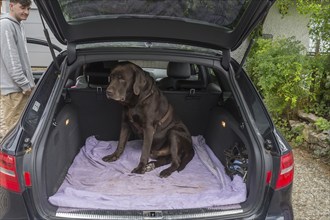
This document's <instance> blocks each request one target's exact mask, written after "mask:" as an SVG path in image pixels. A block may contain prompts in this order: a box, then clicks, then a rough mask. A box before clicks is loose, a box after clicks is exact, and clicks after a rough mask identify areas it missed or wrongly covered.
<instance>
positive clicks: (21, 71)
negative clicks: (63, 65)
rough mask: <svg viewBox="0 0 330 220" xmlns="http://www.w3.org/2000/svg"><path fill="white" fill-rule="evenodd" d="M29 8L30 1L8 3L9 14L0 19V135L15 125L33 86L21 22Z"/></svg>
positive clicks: (21, 0)
mask: <svg viewBox="0 0 330 220" xmlns="http://www.w3.org/2000/svg"><path fill="white" fill-rule="evenodd" d="M30 7H31V0H10V2H9V14H8V15H7V16H3V17H2V18H1V19H0V31H1V32H0V43H1V44H0V58H1V59H0V101H1V103H0V104H1V105H0V111H1V113H2V114H1V116H2V119H1V121H0V122H1V124H2V125H1V128H2V134H0V136H1V135H2V136H4V135H5V134H6V133H7V132H8V131H9V130H10V129H11V128H12V127H13V126H14V125H15V124H16V123H17V121H18V119H19V117H20V115H21V113H22V111H23V109H24V106H25V104H26V102H27V100H28V97H29V95H30V93H31V92H32V89H33V88H34V86H35V83H34V78H33V75H32V70H31V65H30V60H29V57H28V52H27V42H26V37H25V35H24V30H23V26H22V23H21V21H24V20H26V19H27V18H28V16H29V13H30Z"/></svg>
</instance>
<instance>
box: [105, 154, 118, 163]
mask: <svg viewBox="0 0 330 220" xmlns="http://www.w3.org/2000/svg"><path fill="white" fill-rule="evenodd" d="M118 158H119V157H118V156H117V155H115V154H111V155H108V156H105V157H103V158H102V160H103V161H104V162H113V161H116V160H118Z"/></svg>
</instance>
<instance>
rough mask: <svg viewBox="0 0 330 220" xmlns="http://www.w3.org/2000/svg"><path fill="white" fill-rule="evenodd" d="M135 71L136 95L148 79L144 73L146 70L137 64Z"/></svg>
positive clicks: (134, 85)
mask: <svg viewBox="0 0 330 220" xmlns="http://www.w3.org/2000/svg"><path fill="white" fill-rule="evenodd" d="M133 69H134V72H135V81H134V84H133V92H134V94H135V95H139V94H140V92H141V89H143V87H144V86H145V85H146V83H147V81H146V78H145V75H144V72H143V70H142V69H141V68H138V67H136V66H133Z"/></svg>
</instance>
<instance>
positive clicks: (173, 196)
mask: <svg viewBox="0 0 330 220" xmlns="http://www.w3.org/2000/svg"><path fill="white" fill-rule="evenodd" d="M117 143H118V142H117V141H100V140H97V139H96V138H95V137H94V136H91V137H89V138H87V140H86V144H85V146H84V147H82V149H81V150H80V152H79V153H78V155H77V156H76V157H75V159H74V161H73V163H72V165H71V167H70V168H69V170H68V173H67V175H66V178H65V180H64V181H63V183H62V185H61V186H60V188H59V189H58V191H57V192H56V193H55V194H54V195H53V196H51V197H50V198H49V201H50V203H51V204H53V205H56V206H59V207H69V208H82V209H108V210H160V209H161V210H165V209H185V208H203V207H215V206H219V205H229V204H237V203H240V202H243V201H245V199H246V185H245V183H244V182H243V180H242V178H241V177H239V176H235V177H234V179H233V181H231V180H230V178H229V177H228V176H227V175H226V174H225V169H224V166H223V165H222V164H221V162H220V161H219V160H218V159H217V157H216V156H215V155H214V154H213V152H212V151H211V149H210V148H209V147H208V146H207V145H206V143H205V140H204V138H203V137H202V136H195V137H193V146H194V149H195V152H196V153H195V156H194V158H193V159H192V161H190V163H189V164H188V165H187V166H186V168H185V169H184V170H182V171H181V172H174V173H172V174H171V175H170V176H169V177H167V178H160V177H159V173H160V172H161V171H162V170H163V169H165V168H166V167H167V166H169V165H167V166H162V167H159V168H157V169H155V170H153V171H151V172H147V173H145V174H133V173H131V171H132V170H133V169H134V168H135V167H136V166H137V165H138V163H139V159H140V155H141V146H142V141H141V140H134V141H129V142H128V143H127V145H126V148H125V151H124V153H123V154H122V156H121V157H120V158H119V159H118V160H117V161H115V162H111V163H106V162H104V161H102V158H103V157H104V156H105V155H109V154H111V153H112V152H114V150H115V149H116V148H117Z"/></svg>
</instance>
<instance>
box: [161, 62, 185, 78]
mask: <svg viewBox="0 0 330 220" xmlns="http://www.w3.org/2000/svg"><path fill="white" fill-rule="evenodd" d="M190 74H191V70H190V64H189V63H178V62H169V63H168V65H167V76H169V77H173V78H177V79H187V78H189V77H190Z"/></svg>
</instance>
